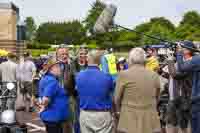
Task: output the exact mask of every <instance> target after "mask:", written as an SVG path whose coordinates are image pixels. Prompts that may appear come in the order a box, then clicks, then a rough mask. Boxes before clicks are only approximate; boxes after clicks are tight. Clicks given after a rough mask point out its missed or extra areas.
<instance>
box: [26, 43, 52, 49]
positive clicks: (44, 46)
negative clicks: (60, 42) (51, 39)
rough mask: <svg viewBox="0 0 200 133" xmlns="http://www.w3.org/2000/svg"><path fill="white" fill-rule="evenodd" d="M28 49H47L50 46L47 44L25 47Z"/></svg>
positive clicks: (34, 44) (33, 44)
mask: <svg viewBox="0 0 200 133" xmlns="http://www.w3.org/2000/svg"><path fill="white" fill-rule="evenodd" d="M27 48H28V49H49V48H51V45H49V44H40V43H32V44H28V45H27Z"/></svg>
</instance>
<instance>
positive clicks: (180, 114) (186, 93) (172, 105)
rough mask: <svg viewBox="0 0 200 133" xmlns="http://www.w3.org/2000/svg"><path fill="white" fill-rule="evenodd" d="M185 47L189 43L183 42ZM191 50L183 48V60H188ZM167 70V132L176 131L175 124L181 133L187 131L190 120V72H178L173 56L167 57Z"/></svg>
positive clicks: (175, 132) (176, 132) (188, 45)
mask: <svg viewBox="0 0 200 133" xmlns="http://www.w3.org/2000/svg"><path fill="white" fill-rule="evenodd" d="M184 45H185V46H186V47H190V46H191V45H190V44H189V43H187V42H186V43H184ZM191 57H192V51H190V50H189V49H185V50H184V57H183V59H184V61H187V60H190V59H191ZM168 70H169V75H170V79H169V93H170V102H169V104H168V109H167V125H168V128H167V130H168V132H169V133H178V128H177V126H178V127H179V128H180V129H181V131H182V133H187V132H188V131H187V128H188V124H189V121H190V120H191V104H190V96H191V88H192V75H191V73H190V72H180V71H179V69H178V66H177V63H175V61H174V60H173V57H171V56H169V58H168Z"/></svg>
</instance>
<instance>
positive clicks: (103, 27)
mask: <svg viewBox="0 0 200 133" xmlns="http://www.w3.org/2000/svg"><path fill="white" fill-rule="evenodd" d="M116 12H117V7H116V6H115V5H112V4H111V5H107V6H106V8H105V9H104V10H103V11H102V13H101V14H100V16H99V17H98V19H97V21H96V23H95V25H94V27H93V31H94V33H105V32H107V31H108V30H109V29H110V27H111V26H112V24H113V18H114V16H115V15H116Z"/></svg>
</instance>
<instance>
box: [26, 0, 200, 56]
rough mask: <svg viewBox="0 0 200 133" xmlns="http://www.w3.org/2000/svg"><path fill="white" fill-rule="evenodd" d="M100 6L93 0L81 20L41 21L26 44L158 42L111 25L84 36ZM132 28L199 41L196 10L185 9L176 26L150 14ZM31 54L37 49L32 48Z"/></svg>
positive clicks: (173, 38)
mask: <svg viewBox="0 0 200 133" xmlns="http://www.w3.org/2000/svg"><path fill="white" fill-rule="evenodd" d="M104 8H105V4H104V3H103V2H101V1H100V0H96V1H95V2H94V3H93V4H92V5H91V9H90V10H89V11H88V15H87V17H86V18H85V19H84V21H83V22H82V23H81V22H79V21H77V20H74V21H71V22H64V23H53V22H47V23H43V24H41V25H40V26H39V28H38V29H37V32H36V38H35V42H38V43H34V44H33V43H32V45H30V46H28V48H32V49H49V46H48V45H44V44H61V43H66V44H74V45H81V44H83V43H85V44H87V45H88V47H89V48H96V47H116V48H120V47H125V48H131V47H136V46H141V45H146V44H158V43H160V41H159V40H155V39H151V38H149V37H146V36H143V35H142V34H137V33H135V32H130V31H126V30H119V29H115V28H113V29H112V31H111V32H106V33H103V34H97V35H95V34H92V35H91V36H86V31H89V32H90V33H92V28H93V26H94V24H95V22H96V20H97V18H98V16H99V15H100V14H101V12H102V11H103V9H104ZM30 25H31V24H30ZM83 25H84V26H83ZM30 27H31V26H30ZM30 29H31V28H30ZM33 29H34V28H33ZM134 30H135V31H137V32H141V33H144V34H147V35H151V36H155V37H157V38H160V39H164V40H165V39H166V40H170V41H176V40H192V41H200V14H199V13H198V12H196V11H189V12H187V13H185V15H184V16H183V19H182V21H181V22H180V24H179V25H178V26H177V27H175V25H174V24H173V23H172V22H170V21H169V20H168V19H166V18H164V17H154V18H151V19H150V21H149V22H145V23H142V24H140V25H137V26H136V27H135V28H134ZM35 54H38V53H37V52H36V53H35Z"/></svg>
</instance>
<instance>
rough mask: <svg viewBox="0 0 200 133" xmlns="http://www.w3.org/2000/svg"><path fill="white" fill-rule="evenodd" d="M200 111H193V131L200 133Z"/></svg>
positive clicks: (193, 132)
mask: <svg viewBox="0 0 200 133" xmlns="http://www.w3.org/2000/svg"><path fill="white" fill-rule="evenodd" d="M199 124H200V112H194V113H192V133H200V126H199Z"/></svg>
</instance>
